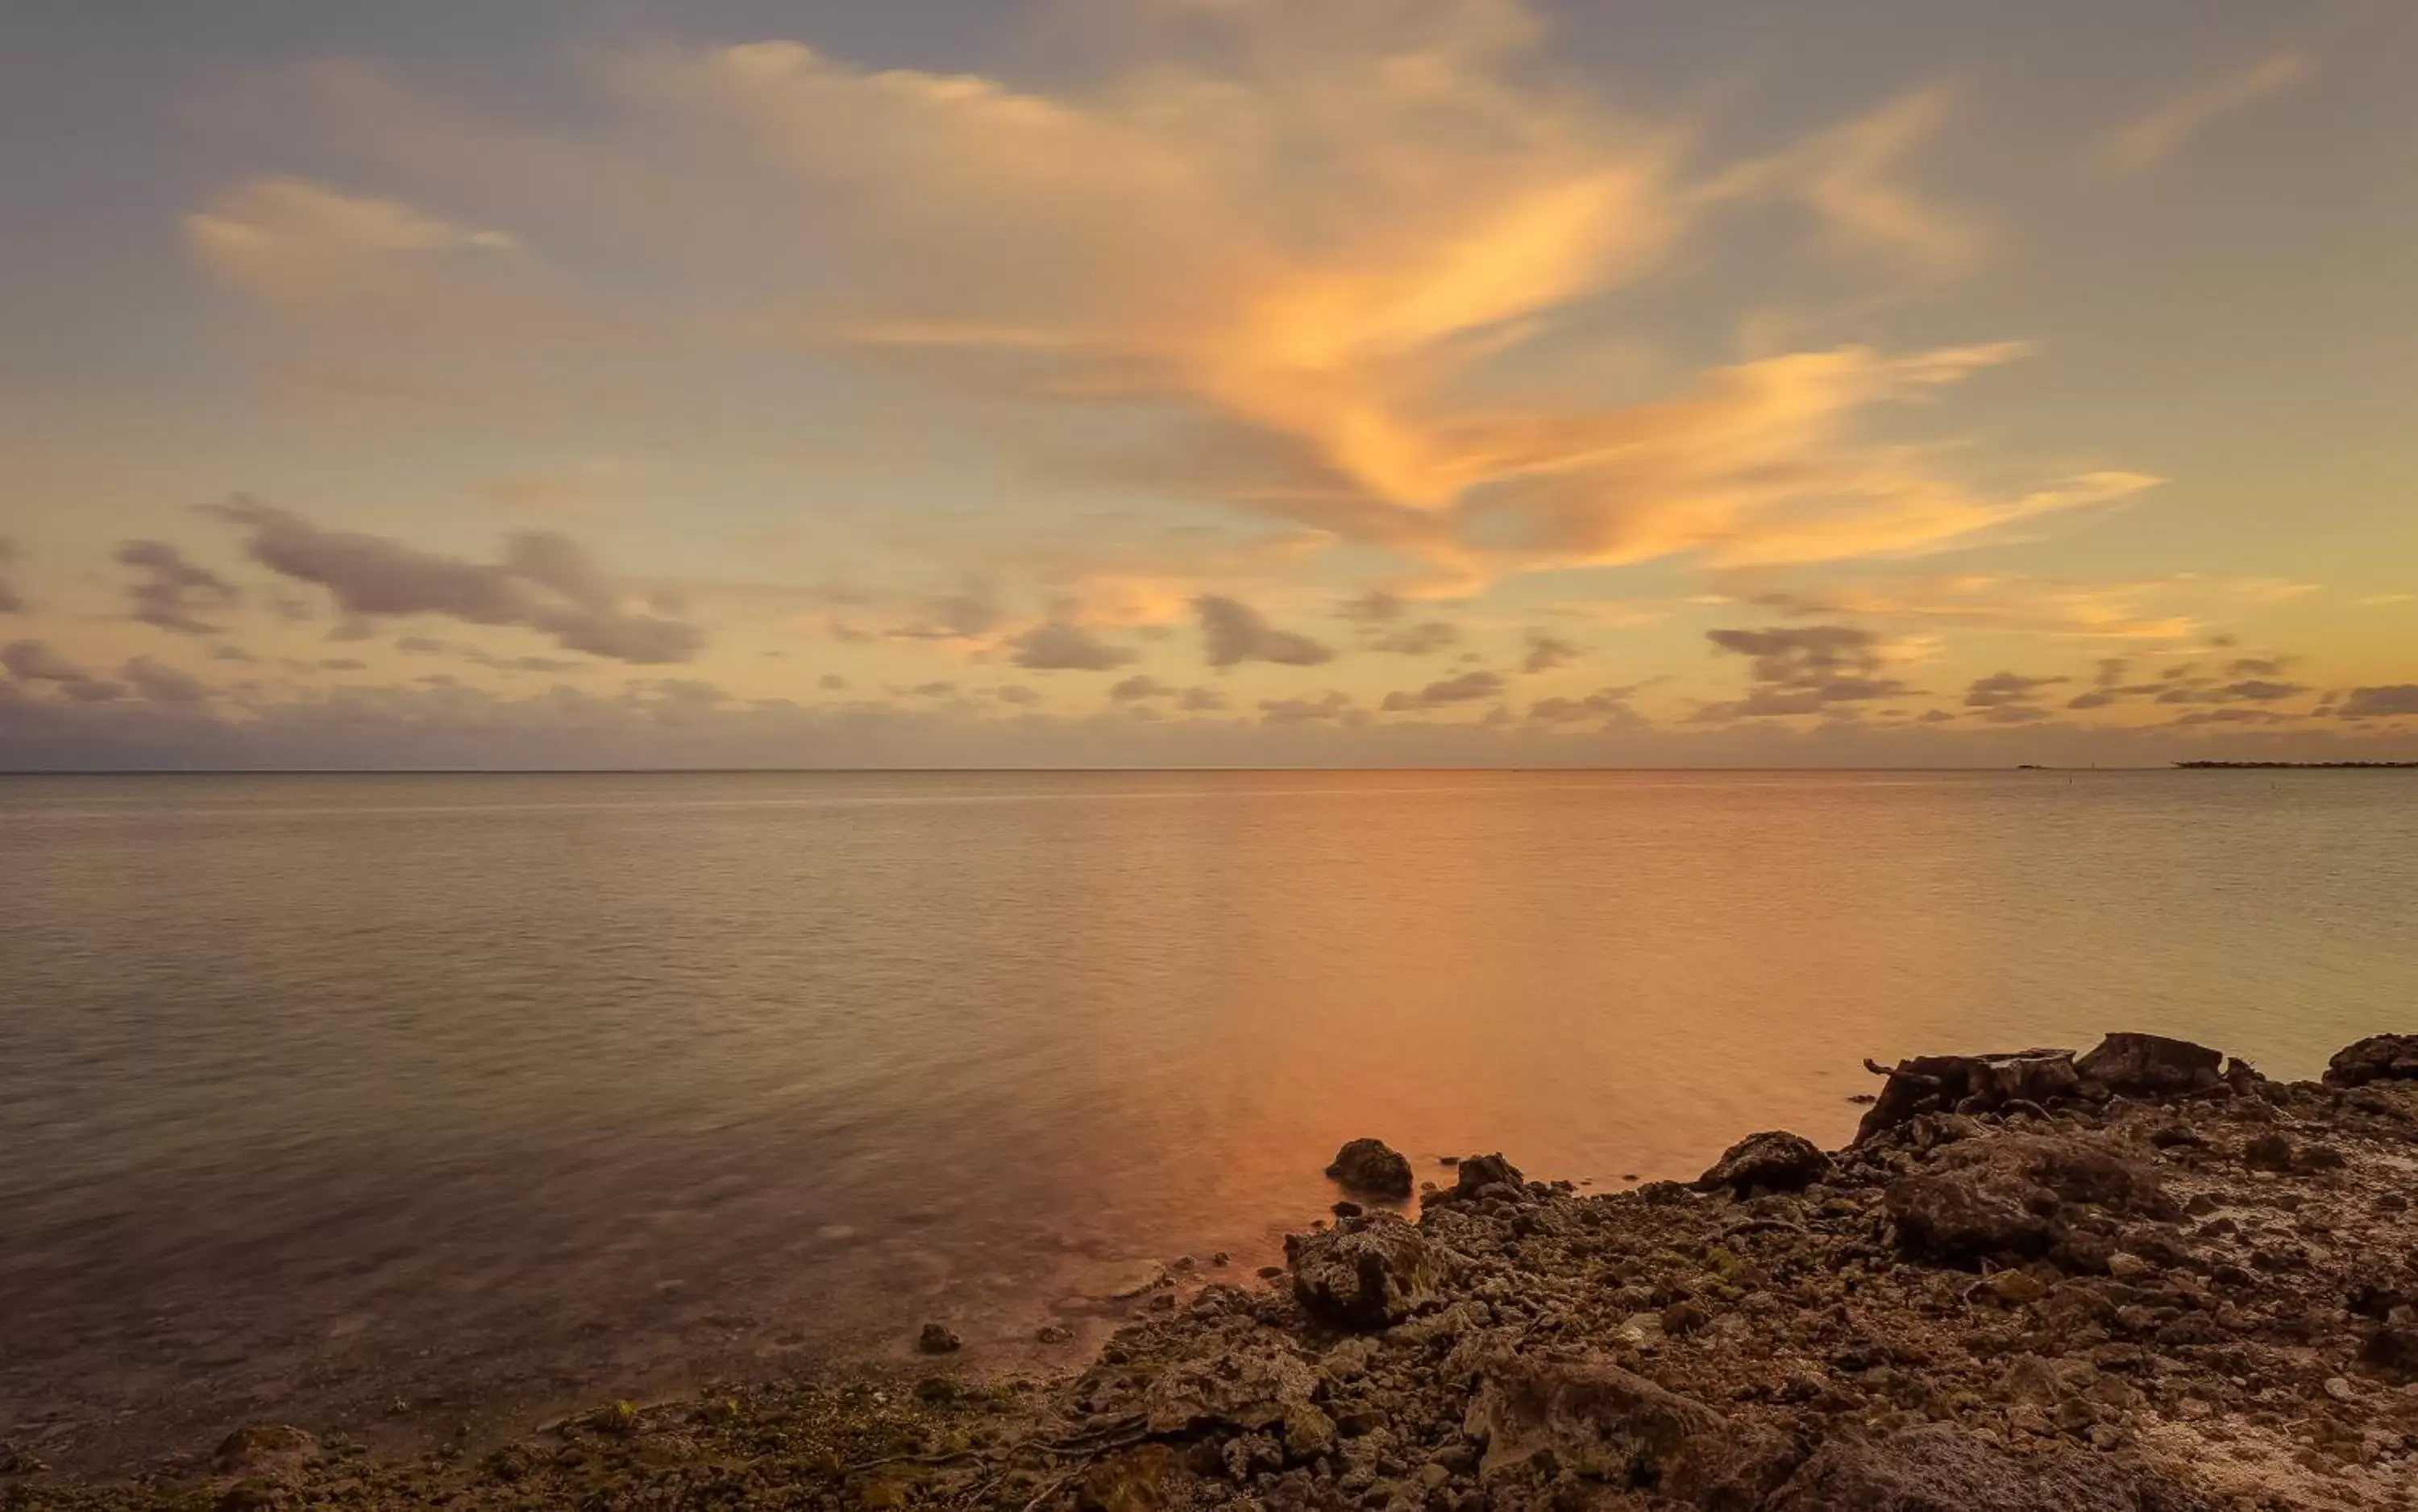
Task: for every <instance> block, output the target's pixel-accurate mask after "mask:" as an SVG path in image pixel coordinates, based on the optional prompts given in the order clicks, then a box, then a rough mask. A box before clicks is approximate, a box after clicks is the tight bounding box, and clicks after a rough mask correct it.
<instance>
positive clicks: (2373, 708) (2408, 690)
mask: <svg viewBox="0 0 2418 1512" xmlns="http://www.w3.org/2000/svg"><path fill="white" fill-rule="evenodd" d="M2334 712H2335V713H2336V714H2338V715H2339V716H2340V717H2342V718H2344V719H2393V718H2396V717H2398V716H2400V715H2403V714H2418V682H2394V683H2387V684H2384V685H2383V686H2380V687H2373V688H2353V689H2352V690H2351V691H2350V696H2349V697H2348V698H2346V699H2344V700H2343V701H2342V705H2341V707H2340V708H2338V709H2336V710H2334Z"/></svg>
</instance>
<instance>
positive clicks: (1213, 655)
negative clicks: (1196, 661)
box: [1192, 593, 1335, 666]
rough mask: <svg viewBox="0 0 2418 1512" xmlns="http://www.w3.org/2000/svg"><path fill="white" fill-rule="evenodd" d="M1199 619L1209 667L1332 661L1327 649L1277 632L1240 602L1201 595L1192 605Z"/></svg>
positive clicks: (1315, 642) (1309, 641) (1210, 595)
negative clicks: (1249, 663) (1257, 663)
mask: <svg viewBox="0 0 2418 1512" xmlns="http://www.w3.org/2000/svg"><path fill="white" fill-rule="evenodd" d="M1192 603H1193V608H1194V609H1195V610H1196V611H1197V612H1198V613H1199V614H1200V616H1201V642H1202V644H1203V646H1204V647H1205V648H1206V649H1207V651H1208V657H1209V664H1210V665H1211V666H1232V665H1234V664H1237V663H1241V662H1273V663H1275V664H1278V665H1279V666H1317V665H1319V664H1322V663H1325V662H1331V661H1333V660H1335V653H1334V652H1333V651H1331V650H1329V649H1327V648H1326V647H1324V646H1323V645H1321V644H1319V643H1318V642H1317V641H1314V640H1312V639H1310V638H1309V637H1308V636H1307V635H1303V634H1296V633H1294V632H1293V631H1290V630H1278V629H1277V628H1276V627H1275V626H1273V625H1271V624H1269V623H1268V621H1267V619H1266V618H1265V617H1264V616H1263V615H1262V614H1261V613H1260V612H1259V611H1258V610H1257V609H1254V608H1252V607H1251V606H1250V605H1249V604H1247V603H1243V602H1242V601H1241V600H1239V599H1229V598H1224V597H1221V596H1219V595H1217V594H1214V593H1204V594H1202V595H1201V597H1200V598H1198V599H1195V600H1193V601H1192Z"/></svg>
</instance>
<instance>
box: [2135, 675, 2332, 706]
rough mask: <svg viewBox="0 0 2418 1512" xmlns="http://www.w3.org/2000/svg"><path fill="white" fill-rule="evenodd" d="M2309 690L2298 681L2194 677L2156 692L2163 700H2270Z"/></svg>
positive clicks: (2203, 701) (2200, 702) (2163, 702)
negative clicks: (2226, 679) (2216, 679)
mask: <svg viewBox="0 0 2418 1512" xmlns="http://www.w3.org/2000/svg"><path fill="white" fill-rule="evenodd" d="M2310 691H2311V690H2310V689H2309V688H2308V687H2307V686H2305V685H2304V684H2302V683H2298V682H2273V681H2270V680H2265V679H2262V678H2251V679H2245V680H2242V681H2238V682H2224V683H2219V682H2211V681H2207V680H2199V679H2193V680H2189V681H2186V682H2183V683H2181V684H2179V685H2177V686H2174V687H2170V688H2167V689H2166V690H2165V691H2164V692H2162V693H2160V694H2159V695H2158V702H2160V703H2162V704H2244V703H2248V704H2273V703H2281V702H2283V701H2284V700H2285V699H2287V698H2297V697H2299V696H2300V695H2303V694H2304V693H2308V692H2310Z"/></svg>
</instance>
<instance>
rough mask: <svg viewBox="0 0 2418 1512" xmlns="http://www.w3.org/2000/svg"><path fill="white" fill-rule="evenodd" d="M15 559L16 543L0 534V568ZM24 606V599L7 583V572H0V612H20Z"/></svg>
mask: <svg viewBox="0 0 2418 1512" xmlns="http://www.w3.org/2000/svg"><path fill="white" fill-rule="evenodd" d="M16 559H17V543H16V542H13V541H11V540H9V539H8V537H7V536H0V568H5V567H7V566H8V564H9V563H10V562H12V561H15V560H16ZM24 607H25V601H24V600H23V598H21V597H19V596H18V593H17V590H16V589H15V588H12V587H11V586H10V585H9V582H8V574H7V573H5V572H0V614H17V613H21V612H22V611H23V609H24Z"/></svg>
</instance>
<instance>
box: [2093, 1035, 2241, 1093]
mask: <svg viewBox="0 0 2418 1512" xmlns="http://www.w3.org/2000/svg"><path fill="white" fill-rule="evenodd" d="M2224 1063H2225V1052H2224V1051H2222V1050H2211V1049H2210V1048H2209V1047H2208V1046H2205V1045H2195V1044H2193V1043H2192V1042H2191V1041H2189V1040H2178V1039H2170V1038H2168V1037H2167V1036H2165V1035H2164V1034H2110V1035H2108V1036H2107V1037H2106V1038H2105V1039H2103V1040H2101V1041H2100V1042H2099V1043H2098V1044H2097V1045H2096V1046H2093V1047H2092V1048H2091V1049H2090V1051H2089V1053H2088V1054H2086V1055H2084V1056H2083V1057H2082V1058H2081V1059H2080V1060H2078V1061H2074V1070H2075V1072H2077V1073H2078V1074H2079V1075H2080V1076H2081V1077H2082V1079H2083V1080H2084V1081H2086V1082H2096V1083H2097V1084H2098V1085H2100V1086H2102V1087H2104V1088H2106V1089H2107V1090H2108V1091H2109V1092H2117V1093H2120V1094H2121V1095H2123V1096H2126V1097H2172V1096H2175V1095H2177V1094H2179V1093H2182V1092H2206V1091H2208V1090H2209V1089H2210V1088H2211V1087H2214V1086H2215V1085H2216V1084H2217V1083H2218V1082H2219V1081H2221V1080H2222V1079H2224V1078H2223V1077H2220V1076H2219V1075H2218V1069H2217V1068H2218V1067H2220V1066H2221V1065H2223V1064H2224Z"/></svg>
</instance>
